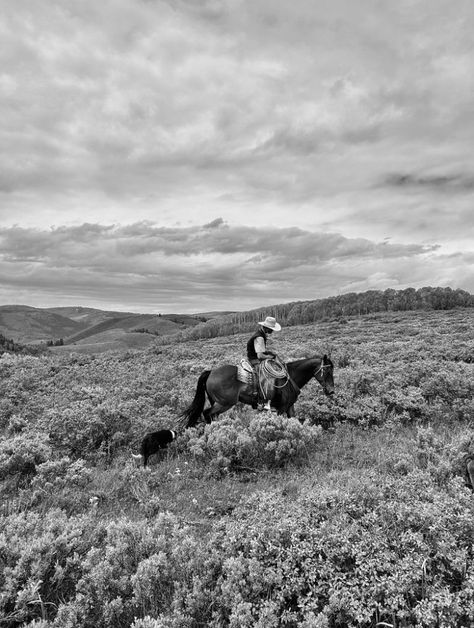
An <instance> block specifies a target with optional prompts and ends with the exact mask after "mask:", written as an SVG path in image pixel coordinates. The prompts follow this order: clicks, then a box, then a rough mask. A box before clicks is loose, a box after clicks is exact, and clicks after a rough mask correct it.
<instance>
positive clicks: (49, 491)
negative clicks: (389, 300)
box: [0, 309, 474, 628]
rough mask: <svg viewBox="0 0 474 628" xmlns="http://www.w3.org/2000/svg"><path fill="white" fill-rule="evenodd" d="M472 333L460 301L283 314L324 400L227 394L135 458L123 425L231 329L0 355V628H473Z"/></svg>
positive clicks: (158, 422) (133, 426)
mask: <svg viewBox="0 0 474 628" xmlns="http://www.w3.org/2000/svg"><path fill="white" fill-rule="evenodd" d="M473 328H474V310H473V309H459V310H451V311H445V312H416V313H414V312H406V313H400V312H397V313H386V314H373V315H368V316H365V317H357V318H348V319H339V320H334V321H325V322H321V323H319V324H315V325H305V326H299V327H292V328H286V329H284V330H283V331H282V332H280V334H278V335H276V334H274V336H273V337H272V344H273V348H274V349H275V350H276V351H277V352H278V353H279V355H280V356H281V357H283V358H284V359H286V360H292V359H298V358H300V357H305V356H308V355H314V354H322V353H330V355H331V357H332V360H333V362H334V366H335V371H334V376H335V384H336V395H335V397H334V398H332V399H329V398H326V397H325V396H324V395H323V392H322V389H321V387H320V386H319V385H318V384H317V382H315V381H312V382H310V383H309V384H308V385H307V386H306V387H305V388H304V389H303V390H302V393H301V396H300V399H299V400H298V402H297V404H296V412H297V417H296V418H295V419H287V418H285V417H278V416H275V415H268V414H264V413H258V412H255V411H253V410H251V409H250V408H248V407H245V408H244V407H238V406H237V407H236V408H234V409H233V410H231V411H230V412H228V413H227V414H225V415H223V416H222V417H220V418H219V419H218V420H217V421H216V422H214V423H213V424H212V425H210V426H206V427H205V428H204V426H199V428H198V429H193V430H186V431H184V432H182V433H181V434H180V435H179V437H178V439H177V441H175V442H174V443H173V444H172V446H171V447H170V448H169V450H168V451H167V452H164V453H162V454H161V455H159V456H155V458H154V460H152V464H151V465H150V468H149V469H146V470H144V469H137V468H136V467H134V466H133V465H132V460H131V456H130V453H131V451H132V450H133V451H135V452H137V451H138V449H139V443H140V440H141V438H142V436H143V435H144V434H145V433H146V432H147V431H151V430H156V429H160V428H172V427H173V426H174V425H175V422H176V419H177V417H178V415H179V413H180V412H181V411H182V410H183V409H184V408H185V407H186V406H187V405H188V404H189V403H190V401H191V400H192V398H193V396H194V392H195V387H196V382H197V378H198V376H199V374H200V372H201V371H202V370H203V369H205V368H211V367H213V366H217V365H219V364H222V363H234V364H235V363H237V362H238V360H239V359H240V357H242V355H243V353H244V348H245V344H246V340H247V335H235V336H227V337H223V338H214V339H211V340H201V341H194V342H188V343H185V344H176V345H166V346H160V345H159V344H155V345H153V346H151V347H148V348H145V349H143V350H136V351H126V352H122V353H119V352H117V353H110V354H100V355H79V354H71V355H68V354H67V353H56V354H49V355H45V356H39V357H32V356H15V355H9V354H4V355H3V356H2V357H1V358H0V382H1V390H0V430H1V434H2V439H1V442H0V513H1V529H0V626H1V627H2V628H3V627H7V628H12V627H15V626H30V627H33V626H35V628H53V627H55V628H86V627H87V628H121V627H123V628H125V627H129V626H131V627H133V628H188V627H189V628H192V627H198V626H211V627H215V628H217V627H220V626H223V627H225V626H231V627H235V628H237V627H238V628H240V627H242V628H244V627H251V626H258V627H261V628H271V627H277V626H278V627H280V626H290V627H296V626H302V627H307V628H309V627H313V628H316V627H318V628H324V627H327V628H329V627H331V628H336V627H340V628H343V627H344V628H345V627H352V626H359V627H369V626H370V627H375V626H377V625H378V626H385V627H389V626H393V627H395V626H397V627H401V626H425V627H430V628H432V627H451V626H452V627H466V628H467V627H470V626H474V556H473V553H474V552H473V548H474V545H473V543H474V493H473V492H472V490H471V488H470V487H469V486H467V482H466V477H465V474H464V465H463V456H465V454H466V453H468V452H469V451H474V399H473V392H474V377H473V369H474V363H473V362H472V358H473V356H474V335H473ZM158 342H159V341H157V343H158ZM298 419H299V420H298Z"/></svg>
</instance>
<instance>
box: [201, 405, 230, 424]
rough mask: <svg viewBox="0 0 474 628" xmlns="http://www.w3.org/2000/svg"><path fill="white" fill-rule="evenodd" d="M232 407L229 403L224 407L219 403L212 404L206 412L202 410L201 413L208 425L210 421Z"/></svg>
mask: <svg viewBox="0 0 474 628" xmlns="http://www.w3.org/2000/svg"><path fill="white" fill-rule="evenodd" d="M234 405H235V404H234V403H229V404H226V405H224V404H222V403H219V402H216V403H213V404H212V406H211V407H210V408H207V410H204V412H203V414H204V419H205V421H206V423H210V422H211V421H212V419H215V418H216V417H218V416H219V414H223V413H224V412H227V410H230V408H232V406H234Z"/></svg>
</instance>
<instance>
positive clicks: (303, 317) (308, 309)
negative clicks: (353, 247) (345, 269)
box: [162, 286, 474, 343]
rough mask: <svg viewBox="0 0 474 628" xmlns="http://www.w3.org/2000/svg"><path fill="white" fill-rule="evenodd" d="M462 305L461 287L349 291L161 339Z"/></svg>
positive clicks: (472, 303) (466, 303)
mask: <svg viewBox="0 0 474 628" xmlns="http://www.w3.org/2000/svg"><path fill="white" fill-rule="evenodd" d="M460 307H474V295H472V294H470V293H469V292H466V291H465V290H461V289H456V290H453V289H452V288H439V287H436V288H433V287H431V286H429V287H425V288H419V289H417V290H416V289H415V288H406V289H404V290H394V289H393V288H388V289H387V290H383V291H382V290H368V291H366V292H358V293H356V292H349V293H347V294H341V295H338V296H335V297H327V298H324V299H314V300H311V301H296V302H291V303H285V304H280V305H272V306H269V307H265V308H258V309H255V310H249V311H246V312H236V313H234V314H228V315H226V316H222V317H220V318H216V319H212V320H209V321H206V322H205V323H200V324H199V325H196V326H195V327H193V328H191V329H188V330H186V331H182V332H178V333H176V334H172V335H170V336H166V337H164V338H163V339H162V341H163V342H164V343H166V342H176V341H178V342H185V341H187V340H197V339H199V338H214V337H215V336H226V335H231V334H237V333H240V332H246V331H248V330H249V329H251V328H252V327H253V326H254V325H255V323H256V322H258V321H260V320H263V319H264V318H265V317H266V316H274V317H275V318H276V319H277V320H278V321H279V322H280V323H281V324H282V325H284V326H286V327H289V326H293V325H304V324H307V323H314V322H321V321H327V320H331V319H342V318H344V317H346V316H362V315H364V314H373V313H376V312H397V311H403V312H405V311H408V310H450V309H454V308H460Z"/></svg>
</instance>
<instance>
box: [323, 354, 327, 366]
mask: <svg viewBox="0 0 474 628" xmlns="http://www.w3.org/2000/svg"><path fill="white" fill-rule="evenodd" d="M327 359H328V356H327V355H326V354H324V355H323V364H324V362H327Z"/></svg>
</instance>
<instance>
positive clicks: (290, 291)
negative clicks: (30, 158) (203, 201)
mask: <svg viewBox="0 0 474 628" xmlns="http://www.w3.org/2000/svg"><path fill="white" fill-rule="evenodd" d="M0 250H1V254H0V274H1V276H2V277H3V280H2V286H3V290H4V291H6V292H10V293H14V292H15V290H18V291H19V292H20V293H21V290H26V289H29V290H31V291H33V292H34V291H36V292H38V291H42V292H43V293H44V294H45V295H50V298H52V296H51V295H54V300H55V302H57V300H58V299H64V295H69V299H70V300H71V299H73V298H74V297H76V298H77V296H79V295H82V297H85V296H88V297H89V298H92V299H94V300H96V299H98V298H99V297H100V298H101V299H102V300H104V301H107V302H111V303H113V304H116V303H117V301H118V300H119V299H121V300H122V303H123V307H124V308H125V309H130V308H133V305H134V304H136V303H141V304H142V307H145V308H149V307H150V303H155V304H157V305H156V307H158V308H159V309H160V310H161V311H162V310H163V309H164V304H168V305H169V306H171V304H172V303H175V304H176V307H181V309H183V310H186V311H197V310H199V309H201V310H202V309H203V308H202V307H198V303H202V302H203V300H204V301H205V302H206V304H207V306H209V305H211V304H212V303H214V302H215V301H216V299H217V301H218V302H219V303H220V304H221V305H220V307H222V308H226V309H229V308H231V309H232V308H233V309H241V308H242V307H256V306H258V305H259V304H260V303H262V301H267V302H283V301H285V300H295V299H305V298H316V296H317V295H318V294H320V292H321V291H323V292H324V293H326V294H330V293H331V290H332V291H333V292H334V291H340V290H343V289H344V285H345V282H349V283H350V282H353V281H355V280H356V278H359V280H360V281H362V277H363V275H360V271H358V270H357V268H359V269H362V268H363V269H364V270H363V272H364V273H365V272H367V271H366V269H367V268H369V267H373V265H374V264H375V265H376V266H377V268H378V269H379V272H384V268H385V267H390V268H391V269H392V271H391V272H392V273H394V272H395V269H396V268H397V265H402V266H404V267H405V268H406V271H407V272H410V271H409V268H410V266H411V265H412V264H413V261H414V260H417V259H424V258H426V257H427V256H429V255H433V254H435V252H436V247H434V246H420V245H416V244H415V245H400V244H396V243H393V244H392V243H387V242H382V243H377V242H371V241H369V240H365V239H360V238H359V239H349V238H344V237H343V236H341V235H340V234H331V233H329V234H322V233H314V232H309V231H305V230H302V229H299V228H295V227H293V228H286V229H281V228H276V227H267V228H256V227H248V226H245V225H229V224H227V223H225V222H224V221H223V220H222V219H221V218H217V219H215V220H213V221H212V222H210V223H207V224H205V225H202V226H200V227H199V228H195V227H173V228H170V227H160V226H157V225H154V224H151V223H148V222H141V223H134V224H129V225H100V224H87V223H85V224H82V225H79V226H74V227H59V228H52V229H49V230H44V229H43V230H42V229H26V228H20V227H11V228H3V229H0ZM369 274H372V273H369ZM390 281H391V282H393V281H395V280H394V279H393V276H392V279H391V280H390ZM397 281H399V279H398V280H397ZM176 307H175V308H173V309H176Z"/></svg>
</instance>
